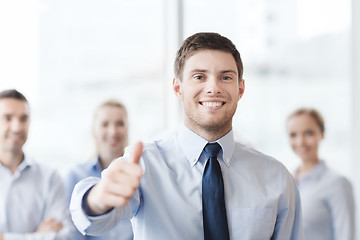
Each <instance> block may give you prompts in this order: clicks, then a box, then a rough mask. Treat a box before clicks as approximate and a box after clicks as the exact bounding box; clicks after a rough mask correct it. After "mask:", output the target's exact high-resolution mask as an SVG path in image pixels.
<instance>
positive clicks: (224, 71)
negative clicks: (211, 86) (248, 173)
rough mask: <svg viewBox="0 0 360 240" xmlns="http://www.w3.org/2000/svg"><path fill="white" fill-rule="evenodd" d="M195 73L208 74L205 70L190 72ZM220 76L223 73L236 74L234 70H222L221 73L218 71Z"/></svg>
mask: <svg viewBox="0 0 360 240" xmlns="http://www.w3.org/2000/svg"><path fill="white" fill-rule="evenodd" d="M196 72H200V73H206V72H209V70H206V69H193V70H192V71H191V73H196ZM220 73H221V74H224V73H233V74H238V73H237V71H235V70H231V69H229V70H223V71H220Z"/></svg>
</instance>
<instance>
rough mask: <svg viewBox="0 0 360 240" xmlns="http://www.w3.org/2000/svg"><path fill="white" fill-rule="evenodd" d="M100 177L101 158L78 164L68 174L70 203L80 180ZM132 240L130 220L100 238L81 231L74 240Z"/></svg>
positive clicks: (66, 180) (67, 185)
mask: <svg viewBox="0 0 360 240" xmlns="http://www.w3.org/2000/svg"><path fill="white" fill-rule="evenodd" d="M91 176H93V177H100V176H101V166H100V161H99V156H96V157H94V158H93V159H91V160H90V161H87V162H84V163H81V164H78V165H76V166H74V167H73V168H71V170H70V171H69V172H68V173H67V176H66V178H65V182H66V187H67V198H68V203H70V198H71V194H72V191H73V189H74V186H75V184H76V183H78V182H79V181H80V180H82V179H84V178H87V177H91ZM85 239H86V240H130V239H133V232H132V227H131V222H130V220H128V221H123V222H122V223H121V224H118V225H117V226H116V227H115V228H113V229H111V230H110V231H108V232H106V233H104V234H103V235H101V236H99V237H95V236H88V235H86V236H83V235H82V234H81V233H80V232H79V231H77V232H76V233H75V234H74V237H73V240H85Z"/></svg>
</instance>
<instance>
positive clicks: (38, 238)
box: [3, 232, 56, 240]
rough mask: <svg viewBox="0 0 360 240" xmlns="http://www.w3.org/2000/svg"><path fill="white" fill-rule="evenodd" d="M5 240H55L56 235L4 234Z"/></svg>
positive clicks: (51, 233) (53, 233)
mask: <svg viewBox="0 0 360 240" xmlns="http://www.w3.org/2000/svg"><path fill="white" fill-rule="evenodd" d="M3 237H4V238H3V239H4V240H55V239H56V233H55V232H49V233H4V235H3Z"/></svg>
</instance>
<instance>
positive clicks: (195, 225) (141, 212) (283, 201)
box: [70, 127, 303, 240]
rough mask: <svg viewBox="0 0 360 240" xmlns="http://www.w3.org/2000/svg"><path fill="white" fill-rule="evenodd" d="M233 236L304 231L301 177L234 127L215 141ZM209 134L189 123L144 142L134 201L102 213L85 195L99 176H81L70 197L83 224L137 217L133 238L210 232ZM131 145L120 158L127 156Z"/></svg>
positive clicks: (101, 226) (107, 224) (86, 227)
mask: <svg viewBox="0 0 360 240" xmlns="http://www.w3.org/2000/svg"><path fill="white" fill-rule="evenodd" d="M217 142H218V143H219V144H220V146H221V147H222V150H220V152H219V154H218V160H219V162H220V166H221V170H222V175H223V180H224V188H225V189H224V190H225V203H226V210H227V218H228V223H229V233H230V237H231V239H242V240H250V239H252V240H253V239H261V240H265V239H279V240H283V239H286V240H288V239H292V240H298V239H303V230H302V220H301V207H300V198H299V194H298V191H297V188H296V186H295V182H294V180H293V178H292V176H291V174H289V172H288V171H287V170H286V168H285V167H284V166H283V165H282V164H281V163H280V162H278V161H276V160H274V159H272V158H270V157H268V156H265V155H263V154H261V153H259V152H257V151H255V150H253V149H250V148H247V147H246V146H244V145H242V144H240V143H237V142H235V141H234V137H233V132H232V131H230V132H229V133H228V134H226V135H225V136H224V137H222V138H220V139H219V140H218V141H217ZM207 143H208V142H207V141H206V140H204V139H203V138H201V137H200V136H198V135H197V134H195V133H194V132H192V131H190V130H189V129H187V128H186V127H183V128H182V129H181V131H180V132H179V134H177V135H175V136H173V137H171V138H169V139H166V140H161V141H155V142H153V143H150V144H145V145H144V150H143V155H142V158H141V160H140V164H141V166H142V168H143V171H144V175H143V177H142V179H141V185H140V187H139V189H138V191H136V193H135V195H134V197H133V198H132V200H131V201H130V202H129V204H128V205H127V206H125V207H123V208H115V209H113V210H112V211H110V212H108V213H106V214H104V215H101V216H97V217H89V216H87V215H86V214H85V212H84V210H83V209H82V198H83V196H84V194H85V193H86V192H87V190H88V189H89V188H90V187H91V186H93V185H94V184H95V183H97V182H98V181H99V179H97V178H88V179H85V180H83V181H81V182H80V183H78V184H77V185H76V187H75V189H74V193H73V197H72V200H71V204H70V210H71V212H72V218H73V221H74V223H75V225H76V226H77V227H78V229H79V230H80V231H82V232H87V233H89V234H101V233H102V232H106V231H108V229H110V228H111V227H113V226H114V225H115V224H116V223H117V222H118V221H120V220H122V219H125V220H126V219H129V218H131V217H133V221H132V222H133V230H134V238H135V239H146V240H151V239H154V240H169V239H172V240H175V239H186V240H192V239H193V240H199V239H203V238H204V233H203V218H202V199H201V193H202V190H201V188H202V174H203V171H204V166H205V164H206V161H207V158H206V156H205V155H206V154H205V153H204V152H203V148H204V147H205V145H206V144H207ZM130 152H131V148H130V149H129V148H128V149H127V150H126V153H125V155H124V157H123V158H121V159H120V161H121V160H126V159H128V157H129V154H130Z"/></svg>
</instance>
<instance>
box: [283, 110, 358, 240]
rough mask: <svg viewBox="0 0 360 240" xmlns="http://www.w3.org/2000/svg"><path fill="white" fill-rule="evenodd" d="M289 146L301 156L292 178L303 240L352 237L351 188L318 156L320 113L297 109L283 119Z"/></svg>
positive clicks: (321, 128) (349, 239)
mask: <svg viewBox="0 0 360 240" xmlns="http://www.w3.org/2000/svg"><path fill="white" fill-rule="evenodd" d="M286 125H287V132H288V136H289V142H290V145H291V147H292V149H293V151H294V153H295V154H296V155H298V156H299V158H300V159H301V164H300V166H299V167H298V168H297V170H296V172H295V174H294V177H295V180H296V183H297V186H298V188H299V191H300V196H301V204H302V213H303V224H304V232H305V239H307V240H322V239H324V240H353V239H354V238H355V223H354V218H355V208H354V198H353V193H352V187H351V184H350V182H349V181H348V180H347V179H346V178H345V177H343V176H341V175H339V174H337V173H335V172H334V171H332V170H330V169H329V168H328V167H327V166H326V164H325V162H324V161H322V160H321V159H320V158H319V153H318V149H319V145H320V142H321V141H322V139H323V138H324V132H325V124H324V120H323V117H322V116H321V114H320V113H319V112H318V111H317V110H315V109H311V108H300V109H297V110H296V111H294V112H293V113H292V114H290V116H289V117H288V119H287V122H286Z"/></svg>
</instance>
